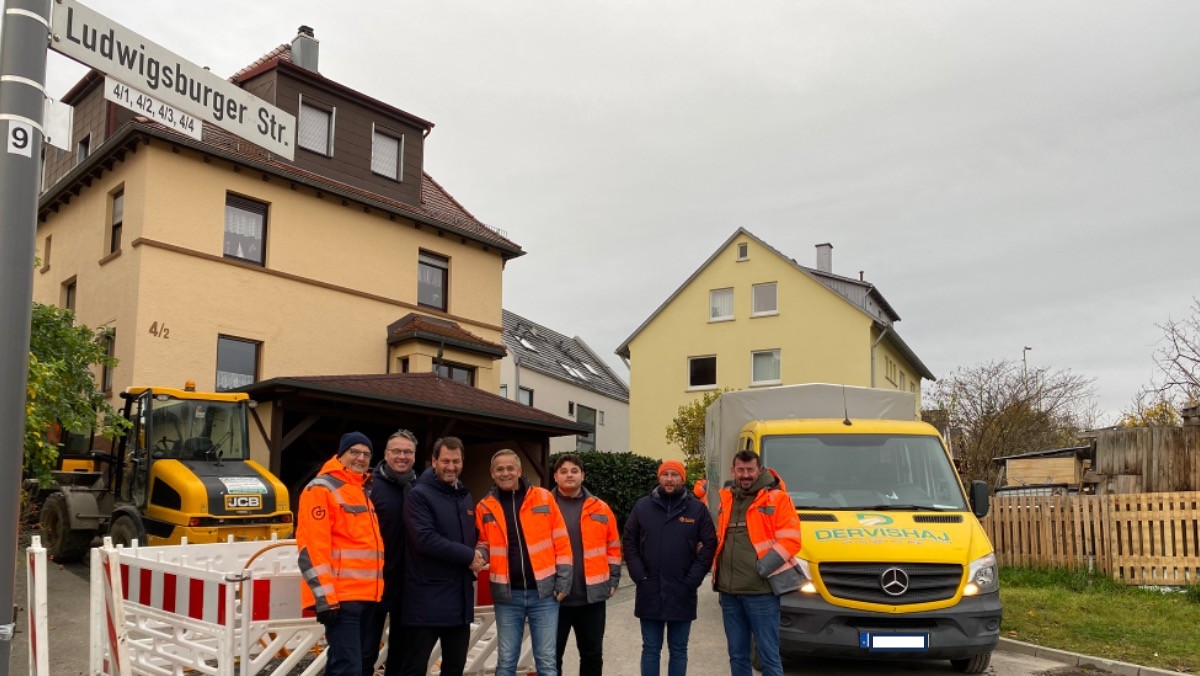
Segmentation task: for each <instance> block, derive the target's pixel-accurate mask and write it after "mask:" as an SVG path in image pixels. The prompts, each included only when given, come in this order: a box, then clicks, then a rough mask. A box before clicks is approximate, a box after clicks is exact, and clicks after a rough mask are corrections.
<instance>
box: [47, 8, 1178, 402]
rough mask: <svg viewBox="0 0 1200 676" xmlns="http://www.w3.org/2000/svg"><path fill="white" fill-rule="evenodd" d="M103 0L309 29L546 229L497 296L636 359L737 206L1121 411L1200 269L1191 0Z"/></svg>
mask: <svg viewBox="0 0 1200 676" xmlns="http://www.w3.org/2000/svg"><path fill="white" fill-rule="evenodd" d="M84 4H87V5H88V6H90V7H92V8H93V9H95V10H97V11H99V12H101V13H102V14H104V15H106V16H109V17H110V18H112V19H114V20H116V21H118V22H120V23H122V24H124V25H126V26H127V27H129V28H131V29H133V30H135V31H137V32H139V33H141V34H142V35H144V36H146V37H148V38H150V39H152V40H154V41H156V42H158V43H159V44H161V45H163V46H164V47H166V48H168V49H171V50H173V51H175V52H176V53H178V54H180V55H182V56H184V57H185V58H187V59H190V60H192V61H194V62H196V63H199V64H201V65H207V66H210V67H211V68H212V70H213V71H214V72H216V73H218V74H220V75H223V76H227V75H229V74H231V73H233V72H235V71H236V70H238V69H239V68H241V67H242V66H244V65H246V64H248V63H249V62H251V61H253V60H254V59H256V58H258V57H259V56H261V55H262V54H263V53H265V52H266V51H268V50H270V49H272V48H273V47H275V46H276V45H278V44H280V43H283V42H289V41H290V40H291V39H292V38H293V37H294V36H295V34H296V28H297V27H298V26H299V25H301V24H306V25H309V26H312V27H313V28H315V30H316V36H317V38H318V39H319V40H320V41H321V63H320V70H321V72H322V73H323V74H324V75H326V76H327V77H330V78H332V79H334V80H337V81H340V82H342V83H344V84H347V85H349V86H351V87H354V88H356V89H358V90H360V91H362V92H364V93H366V94H369V95H371V96H374V97H376V98H379V99H382V100H384V101H387V102H389V103H391V104H394V105H396V106H397V107H399V108H402V109H404V110H406V111H408V112H410V113H412V114H415V115H418V116H420V117H423V118H425V119H428V120H431V121H433V122H434V123H435V124H436V125H437V126H436V128H435V129H434V130H433V133H432V134H431V135H430V137H429V138H428V140H427V142H426V143H427V145H426V156H425V167H426V170H427V171H428V172H429V173H430V174H431V175H432V176H434V177H435V178H437V180H438V181H439V182H441V183H442V184H443V185H444V186H445V187H446V188H447V189H448V190H449V191H450V192H451V193H452V194H453V195H454V196H455V197H456V198H457V199H459V200H460V201H461V202H462V203H463V204H464V205H465V206H466V207H467V208H468V209H470V210H471V211H472V212H473V213H474V214H475V215H476V216H477V217H478V218H480V219H481V220H483V221H485V222H487V223H489V224H491V225H493V226H495V227H499V228H502V229H504V230H506V231H507V232H508V235H509V236H510V237H511V238H512V239H513V240H514V241H516V242H517V243H519V244H520V245H521V246H523V247H524V248H525V250H526V251H527V252H528V255H527V256H524V257H521V258H519V259H516V260H514V261H512V262H511V263H510V264H509V265H508V267H507V270H506V273H505V280H504V281H505V290H504V303H505V306H506V307H507V308H508V309H510V310H513V311H514V312H517V313H519V314H522V315H525V316H527V317H528V318H530V319H532V320H534V321H537V322H540V323H543V324H546V325H548V326H550V327H552V328H554V329H555V330H558V331H561V332H563V333H567V334H569V335H579V336H581V337H582V338H583V339H584V340H585V341H587V342H588V344H590V345H591V346H592V347H593V348H594V349H595V350H596V351H597V352H599V353H601V354H602V355H604V356H607V357H608V358H609V361H610V362H612V363H614V364H619V360H618V359H617V358H616V357H615V356H613V355H612V351H613V350H614V349H615V348H616V346H617V345H618V344H620V342H621V341H622V340H624V339H625V338H626V337H627V336H628V335H629V334H630V333H631V332H632V331H633V330H634V329H635V328H636V327H637V326H638V325H639V324H640V323H641V322H642V321H643V320H645V318H646V317H647V316H649V314H650V313H651V312H653V310H654V309H655V308H656V307H657V306H658V305H659V303H661V302H662V300H663V299H665V298H666V296H668V295H669V294H670V293H671V292H672V291H673V290H674V289H675V288H676V287H678V286H679V284H681V283H682V282H683V280H684V279H686V278H687V276H688V275H689V274H691V272H692V271H693V270H694V269H695V268H696V267H697V266H698V265H699V264H700V263H701V262H702V261H704V259H705V258H707V257H708V256H709V255H710V254H711V253H712V252H713V251H714V250H715V249H716V248H717V246H719V245H720V244H721V242H723V241H724V240H725V238H727V237H728V236H729V235H730V234H732V233H733V231H734V230H735V229H736V228H737V227H739V226H741V227H745V228H747V229H749V230H750V231H751V232H753V233H755V234H756V235H758V236H759V237H761V238H763V239H764V240H766V241H767V242H768V243H770V244H772V245H773V246H775V247H776V248H778V249H780V250H782V251H783V252H785V253H787V254H788V255H790V256H793V257H795V258H796V259H797V260H798V261H799V262H800V263H802V264H805V265H810V266H811V265H814V263H815V253H814V249H813V246H814V245H815V244H817V243H820V242H831V243H833V245H834V251H833V269H834V272H836V273H840V274H843V275H847V276H857V275H858V271H859V270H865V274H866V278H867V280H868V281H871V282H873V283H875V284H876V285H877V286H878V287H879V289H880V290H881V291H882V292H883V293H884V295H885V296H886V297H887V299H888V300H889V301H890V302H891V304H892V305H893V306H894V307H895V308H896V310H897V311H898V312H899V314H900V316H901V317H902V318H903V321H902V322H901V323H900V324H898V326H897V329H898V331H899V332H900V334H901V335H902V336H903V337H904V338H905V340H906V341H907V342H908V343H909V344H910V345H911V346H912V347H913V349H914V350H915V351H916V352H917V354H918V355H919V356H920V357H921V358H922V359H923V360H924V361H925V363H926V364H927V365H928V366H929V367H930V369H931V370H932V371H933V372H934V373H935V374H937V375H938V376H945V375H948V374H949V373H950V372H951V371H952V370H953V369H954V368H956V367H958V366H969V365H972V364H977V363H980V362H983V361H988V360H996V359H1005V358H1007V359H1018V360H1019V359H1020V358H1021V349H1022V347H1023V346H1030V347H1032V348H1033V351H1032V352H1030V353H1029V359H1030V363H1031V365H1037V366H1050V367H1063V368H1070V369H1071V370H1073V371H1075V372H1078V373H1081V374H1084V375H1087V376H1089V377H1093V378H1095V379H1096V392H1097V396H1098V402H1099V404H1100V407H1101V408H1102V409H1103V410H1106V411H1110V412H1113V413H1115V412H1116V411H1118V410H1120V409H1121V408H1123V407H1124V406H1126V405H1127V404H1128V402H1129V400H1130V398H1131V397H1132V395H1133V393H1134V392H1135V391H1136V390H1137V389H1138V388H1139V387H1140V386H1141V385H1142V384H1143V383H1145V382H1146V381H1147V380H1148V379H1149V378H1150V376H1151V373H1152V362H1151V355H1152V353H1153V350H1154V348H1155V345H1156V342H1157V341H1158V339H1159V337H1160V336H1161V331H1160V330H1159V329H1157V328H1156V327H1155V324H1156V323H1161V322H1163V321H1165V320H1167V319H1168V318H1170V317H1176V318H1178V317H1182V316H1184V315H1185V314H1186V312H1187V310H1188V307H1189V305H1190V303H1191V298H1192V296H1193V295H1197V294H1200V265H1197V256H1198V254H1200V40H1198V39H1197V37H1196V36H1197V30H1198V29H1200V3H1197V2H1191V1H1187V2H1136V3H1135V2H1098V1H1096V0H1086V1H1083V0H1080V1H1076V2H1062V1H1060V2H1053V3H1047V2H1045V1H1044V0H1038V1H1036V2H1011V1H1009V2H1003V3H996V2H991V3H978V2H963V1H960V0H954V1H947V2H936V3H927V2H909V1H905V2H899V1H894V2H850V1H847V0H825V1H822V2H797V1H795V0H787V1H780V2H774V1H764V0H758V1H756V2H732V1H731V2H705V1H699V0H689V1H687V2H683V1H672V2H654V1H652V0H637V1H633V0H628V1H621V2H609V1H603V0H593V1H591V2H586V3H585V2H569V1H568V2H548V1H542V2H528V1H524V0H521V1H517V0H503V1H499V2H480V1H475V2H465V1H455V0H422V1H419V2H391V3H333V2H328V1H326V2H307V1H303V2H301V1H296V0H289V1H287V2H282V1H278V2H277V1H267V0H256V1H255V2H243V1H239V2H215V1H212V0H208V1H205V2H175V1H168V0H158V1H155V2H150V1H148V0H145V1H130V0H91V1H90V2H85V3H84ZM364 7H369V9H364ZM84 72H85V70H84V69H83V68H82V67H80V66H78V65H76V64H73V63H71V62H69V61H67V60H66V59H65V58H63V57H59V56H58V55H52V58H51V63H50V67H49V88H50V93H51V95H52V96H55V97H57V96H61V95H62V94H63V93H64V92H65V91H66V90H67V89H68V88H69V87H70V86H71V85H72V84H73V83H74V82H75V81H76V80H77V79H78V78H79V77H80V76H81V75H82V74H83V73H84ZM622 373H625V371H624V369H623V368H622Z"/></svg>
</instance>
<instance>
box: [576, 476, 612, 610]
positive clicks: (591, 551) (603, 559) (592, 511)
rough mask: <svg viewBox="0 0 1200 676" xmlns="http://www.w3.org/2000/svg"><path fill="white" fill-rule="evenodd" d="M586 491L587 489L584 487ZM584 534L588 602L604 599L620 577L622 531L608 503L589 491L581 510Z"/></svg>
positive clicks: (580, 529)
mask: <svg viewBox="0 0 1200 676" xmlns="http://www.w3.org/2000/svg"><path fill="white" fill-rule="evenodd" d="M583 490H585V491H586V490H587V489H583ZM580 512H581V513H580V523H579V531H580V533H581V534H582V535H583V581H584V584H585V585H587V600H588V603H596V602H597V601H605V600H607V599H608V597H609V590H610V589H615V588H616V586H617V582H618V580H620V578H621V534H620V532H618V531H617V517H616V516H615V515H614V514H613V511H612V508H611V507H609V506H608V503H606V502H604V501H603V500H601V499H600V498H598V497H596V496H594V495H592V494H590V493H587V494H586V497H585V498H584V500H583V507H582V509H581V510H580Z"/></svg>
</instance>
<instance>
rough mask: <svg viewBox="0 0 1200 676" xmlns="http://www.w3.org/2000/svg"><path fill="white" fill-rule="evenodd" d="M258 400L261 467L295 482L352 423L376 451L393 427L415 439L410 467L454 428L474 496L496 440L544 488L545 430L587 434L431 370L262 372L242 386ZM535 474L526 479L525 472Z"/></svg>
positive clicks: (295, 486) (293, 486)
mask: <svg viewBox="0 0 1200 676" xmlns="http://www.w3.org/2000/svg"><path fill="white" fill-rule="evenodd" d="M241 390H242V391H244V392H246V393H248V394H249V395H250V396H251V398H253V399H254V400H255V401H257V402H259V404H260V405H259V407H258V408H257V409H252V414H253V415H252V420H253V424H254V425H255V426H256V427H257V431H258V433H260V434H261V435H262V438H263V439H264V440H265V441H266V444H267V447H268V449H269V450H270V469H271V471H272V472H274V473H275V475H276V476H278V477H279V478H280V479H281V480H282V481H283V482H284V484H285V485H286V486H287V487H288V490H289V492H290V493H291V497H292V501H293V503H294V502H295V501H296V499H297V496H298V494H299V489H301V488H303V486H304V485H305V484H307V482H308V481H309V480H310V479H311V478H312V477H313V476H315V474H316V471H317V470H318V469H319V468H320V466H321V464H322V463H324V462H325V461H326V460H328V459H329V458H330V457H331V456H332V455H333V454H334V452H335V451H336V448H337V441H338V438H339V437H340V436H341V435H342V434H343V433H345V432H348V431H351V430H358V431H360V432H363V433H364V434H366V435H367V436H368V437H370V438H371V439H372V441H373V442H374V444H375V450H376V453H375V457H374V458H373V460H379V459H380V458H381V457H382V455H383V454H382V450H383V446H384V443H385V442H386V440H387V438H388V437H389V436H390V435H391V434H392V433H393V432H395V431H396V430H397V429H400V428H404V429H408V430H410V431H412V432H414V433H415V434H416V435H417V439H418V440H419V441H420V443H419V447H418V451H417V458H418V459H417V465H416V469H417V471H418V472H420V471H421V470H422V469H423V468H424V467H426V466H427V465H428V462H429V459H430V451H431V449H432V447H433V442H434V441H435V440H436V439H439V438H441V437H444V436H456V437H459V438H460V439H462V441H463V443H464V445H465V446H466V453H465V458H464V459H465V462H464V464H465V468H464V472H463V483H464V484H466V486H467V488H469V489H470V490H471V491H472V493H473V494H474V495H475V496H476V497H477V498H478V497H482V495H483V493H484V491H486V490H487V488H488V486H489V485H490V479H489V477H488V473H487V465H488V463H487V460H488V459H489V458H490V456H491V453H493V452H495V451H496V450H499V449H500V448H511V449H513V450H514V451H516V452H517V453H518V454H519V455H520V458H521V461H522V464H523V465H524V466H525V469H526V475H527V476H529V475H530V474H535V475H536V478H535V480H536V481H537V482H538V483H541V484H542V485H544V486H549V485H550V484H549V482H550V472H549V468H548V463H549V454H550V450H549V449H550V437H555V436H565V435H576V434H586V433H587V432H588V431H589V430H590V426H588V425H582V424H580V423H577V422H575V421H572V420H568V419H566V418H560V417H558V416H556V415H552V414H550V413H546V412H545V411H541V410H538V409H536V408H533V407H530V406H525V405H524V404H519V403H517V402H515V401H512V400H510V399H505V398H504V397H501V396H498V395H495V394H492V393H490V392H485V391H483V390H480V389H476V388H474V387H471V386H469V385H465V384H463V383H459V382H456V381H453V380H450V379H449V378H443V377H441V376H438V375H436V374H434V373H394V374H373V375H340V376H291V377H280V378H271V379H270V380H264V381H261V382H258V383H254V384H253V385H248V386H246V387H243V388H241ZM531 478H534V477H531Z"/></svg>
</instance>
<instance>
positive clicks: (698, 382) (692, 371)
mask: <svg viewBox="0 0 1200 676" xmlns="http://www.w3.org/2000/svg"><path fill="white" fill-rule="evenodd" d="M716 386H717V357H716V355H713V356H711V357H688V387H689V388H701V387H716Z"/></svg>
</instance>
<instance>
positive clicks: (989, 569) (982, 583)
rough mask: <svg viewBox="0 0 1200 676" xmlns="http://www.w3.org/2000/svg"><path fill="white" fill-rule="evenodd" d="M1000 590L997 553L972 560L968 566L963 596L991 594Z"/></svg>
mask: <svg viewBox="0 0 1200 676" xmlns="http://www.w3.org/2000/svg"><path fill="white" fill-rule="evenodd" d="M997 591H1000V577H999V575H997V574H996V554H995V553H992V554H988V555H987V556H984V557H980V558H978V559H975V560H974V561H972V562H971V565H970V566H969V567H968V568H967V586H966V587H965V588H964V589H963V596H976V595H978V594H991V593H993V592H997Z"/></svg>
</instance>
